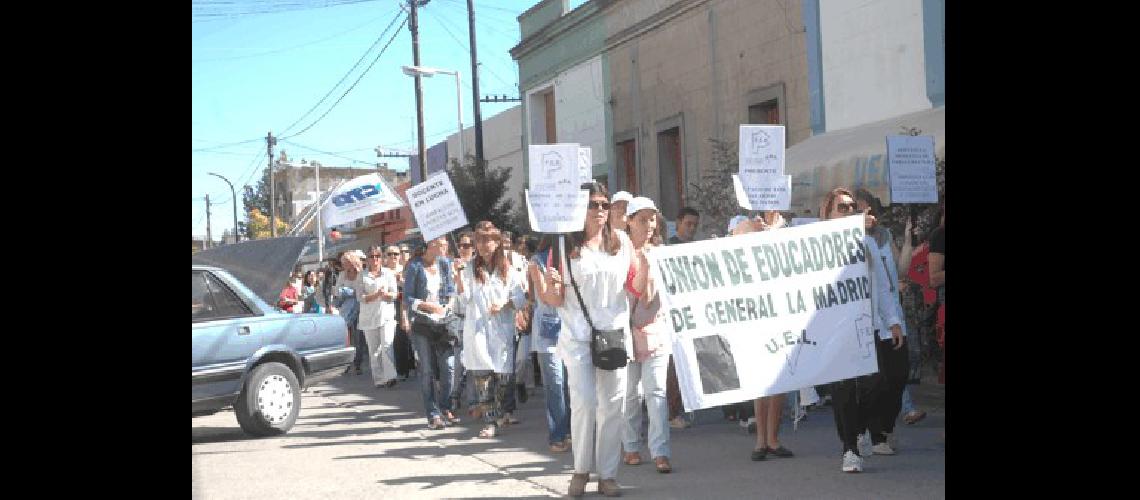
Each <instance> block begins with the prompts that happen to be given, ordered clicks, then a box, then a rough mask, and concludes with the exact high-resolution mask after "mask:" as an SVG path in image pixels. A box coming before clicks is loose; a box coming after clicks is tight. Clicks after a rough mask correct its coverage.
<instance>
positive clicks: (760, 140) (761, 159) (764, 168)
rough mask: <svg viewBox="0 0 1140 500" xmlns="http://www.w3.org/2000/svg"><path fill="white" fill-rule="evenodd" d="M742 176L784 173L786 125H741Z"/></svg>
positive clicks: (744, 178) (744, 179)
mask: <svg viewBox="0 0 1140 500" xmlns="http://www.w3.org/2000/svg"><path fill="white" fill-rule="evenodd" d="M737 157H738V158H739V160H740V177H741V180H743V181H744V184H745V185H748V181H749V179H750V178H752V177H761V176H771V175H784V126H783V125H741V126H740V154H739V155H737Z"/></svg>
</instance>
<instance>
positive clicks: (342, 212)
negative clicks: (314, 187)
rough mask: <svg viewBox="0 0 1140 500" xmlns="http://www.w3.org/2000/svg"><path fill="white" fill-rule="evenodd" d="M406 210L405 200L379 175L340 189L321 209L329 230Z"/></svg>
mask: <svg viewBox="0 0 1140 500" xmlns="http://www.w3.org/2000/svg"><path fill="white" fill-rule="evenodd" d="M402 206H404V200H402V199H400V197H399V196H397V195H396V193H395V192H394V191H392V188H390V187H389V186H388V184H387V183H386V182H384V179H382V178H381V177H380V175H379V174H368V175H362V176H360V177H357V178H354V179H352V180H350V181H348V182H345V183H344V184H341V185H340V186H339V187H337V189H336V191H335V192H333V193H332V194H330V195H329V197H328V199H327V201H325V204H324V205H323V206H322V207H321V219H322V221H323V222H324V226H325V227H333V226H336V225H338V224H344V223H347V222H352V221H354V220H356V219H361V218H364V217H367V216H369V215H372V214H378V213H380V212H386V211H388V210H391V209H393V208H400V207H402Z"/></svg>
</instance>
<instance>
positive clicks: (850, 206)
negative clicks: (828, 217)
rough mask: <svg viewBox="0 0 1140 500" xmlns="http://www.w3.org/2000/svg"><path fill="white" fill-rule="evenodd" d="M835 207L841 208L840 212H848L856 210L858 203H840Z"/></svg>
mask: <svg viewBox="0 0 1140 500" xmlns="http://www.w3.org/2000/svg"><path fill="white" fill-rule="evenodd" d="M835 208H836V209H837V210H839V211H840V212H843V213H847V212H854V211H855V209H857V208H858V205H856V204H855V203H840V204H838V205H835Z"/></svg>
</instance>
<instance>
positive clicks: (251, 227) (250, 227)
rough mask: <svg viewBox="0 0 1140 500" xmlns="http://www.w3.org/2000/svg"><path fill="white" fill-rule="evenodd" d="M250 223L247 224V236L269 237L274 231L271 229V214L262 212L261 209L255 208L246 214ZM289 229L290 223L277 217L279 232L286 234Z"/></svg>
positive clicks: (254, 237) (256, 237)
mask: <svg viewBox="0 0 1140 500" xmlns="http://www.w3.org/2000/svg"><path fill="white" fill-rule="evenodd" d="M246 218H247V219H248V221H249V222H248V223H246V224H245V228H246V231H248V232H247V237H249V238H250V239H254V240H259V239H263V238H269V237H270V236H271V235H272V233H271V232H270V231H269V216H268V215H265V214H263V213H261V209H259V208H254V209H252V210H250V211H249V212H248V213H247V214H246ZM288 230H289V224H286V223H285V221H283V220H281V219H277V234H278V235H282V234H285V232H286V231H288Z"/></svg>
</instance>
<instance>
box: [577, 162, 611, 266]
mask: <svg viewBox="0 0 1140 500" xmlns="http://www.w3.org/2000/svg"><path fill="white" fill-rule="evenodd" d="M583 187H584V188H585V187H587V185H584V186H583ZM588 187H589V189H590V197H593V196H595V195H599V194H600V195H602V196H605V197H606V199H607V200H608V199H610V192H609V190H607V189H606V187H605V186H603V185H602V184H601V183H599V182H597V181H593V182H590V183H589V184H588ZM587 216H588V215H587ZM569 236H570V237H569V238H567V241H566V246H567V247H568V248H567V250H566V253H568V254H569V255H570V258H571V259H576V258H579V257H581V249H582V244H583V243H584V242H585V241H586V230H585V228H583V229H582V230H581V231H577V232H574V233H570V234H569ZM602 248H603V249H605V250H606V252H608V253H609V254H610V255H617V253H618V251H619V250H621V239H620V238H619V237H618V235H617V231H615V230H614V228H613V227H611V226H610V220H609V219H608V218H607V219H606V223H605V224H603V225H602Z"/></svg>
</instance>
